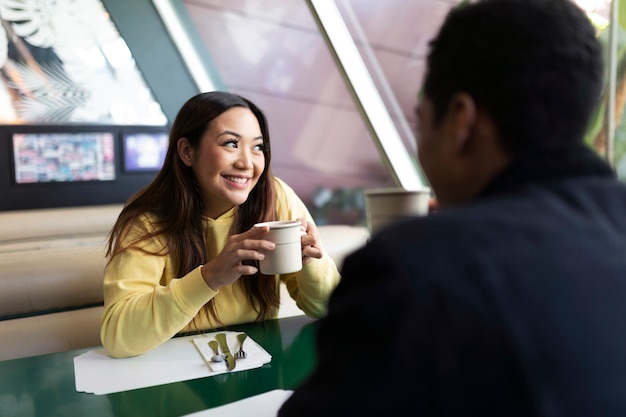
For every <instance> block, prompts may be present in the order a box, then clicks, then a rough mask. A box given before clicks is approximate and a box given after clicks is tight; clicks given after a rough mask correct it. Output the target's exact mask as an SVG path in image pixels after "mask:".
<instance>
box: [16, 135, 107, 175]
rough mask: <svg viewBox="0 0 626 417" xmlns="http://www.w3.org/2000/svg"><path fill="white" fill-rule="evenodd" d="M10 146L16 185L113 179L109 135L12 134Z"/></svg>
mask: <svg viewBox="0 0 626 417" xmlns="http://www.w3.org/2000/svg"><path fill="white" fill-rule="evenodd" d="M12 145H13V164H14V177H15V182H16V183H17V184H32V183H51V182H78V181H112V180H114V179H115V178H116V174H115V140H114V135H113V133H111V132H85V133H13V134H12Z"/></svg>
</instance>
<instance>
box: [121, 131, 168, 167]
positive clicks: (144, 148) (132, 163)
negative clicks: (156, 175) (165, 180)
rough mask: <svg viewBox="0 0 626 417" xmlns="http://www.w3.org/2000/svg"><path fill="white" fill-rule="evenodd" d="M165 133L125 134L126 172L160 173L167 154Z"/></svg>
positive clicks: (166, 136)
mask: <svg viewBox="0 0 626 417" xmlns="http://www.w3.org/2000/svg"><path fill="white" fill-rule="evenodd" d="M168 140H169V139H168V135H167V133H165V132H143V133H124V135H123V141H122V142H123V147H124V171H126V172H144V171H158V170H159V169H161V166H163V161H164V160H165V154H166V153H167V146H168Z"/></svg>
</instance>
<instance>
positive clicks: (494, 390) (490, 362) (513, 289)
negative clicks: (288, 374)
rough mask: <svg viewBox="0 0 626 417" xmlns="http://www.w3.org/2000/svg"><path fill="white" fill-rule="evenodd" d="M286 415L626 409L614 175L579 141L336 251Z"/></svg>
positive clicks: (625, 311)
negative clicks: (329, 285)
mask: <svg viewBox="0 0 626 417" xmlns="http://www.w3.org/2000/svg"><path fill="white" fill-rule="evenodd" d="M317 349H318V350H317V352H318V364H317V367H316V368H315V370H314V372H313V373H312V375H311V376H310V378H309V379H308V380H307V381H305V382H304V383H303V384H302V386H301V387H299V388H298V389H297V390H296V391H295V393H294V395H293V396H292V397H291V398H290V399H289V400H288V401H287V402H286V403H285V404H284V406H283V408H282V410H281V412H280V413H279V416H280V417H287V416H298V417H305V416H324V417H329V416H346V415H348V416H385V415H388V416H396V415H415V416H455V417H460V416H481V417H488V416H507V417H511V416H545V417H552V416H563V417H578V416H580V417H583V416H584V417H590V416H594V417H597V416H626V186H625V185H624V184H622V183H621V182H619V181H618V180H617V179H615V178H614V176H613V174H612V172H611V170H610V169H609V167H608V166H607V165H606V164H604V162H602V161H601V160H600V159H599V158H597V157H596V156H595V154H594V153H593V152H592V151H589V150H587V149H586V148H582V147H580V146H573V147H571V149H567V150H564V149H560V150H558V151H555V152H548V151H546V152H541V153H539V154H529V155H528V156H522V157H520V158H519V159H518V160H516V161H515V162H514V163H513V164H512V165H511V167H510V168H509V169H508V170H507V171H506V172H504V173H503V174H502V175H500V176H499V177H498V178H497V179H496V180H495V181H494V182H493V183H492V184H491V185H490V186H489V187H488V188H487V189H486V190H485V191H484V193H483V194H482V195H481V196H480V198H478V199H476V201H474V202H473V203H471V204H468V205H464V206H462V207H458V208H453V209H447V210H442V211H441V212H440V213H437V214H433V215H429V216H427V217H423V218H417V219H414V220H410V221H407V222H403V223H398V224H396V225H394V226H391V227H390V228H388V229H386V230H384V231H382V232H381V233H379V234H378V235H377V236H374V237H373V238H372V239H371V241H370V242H369V243H368V245H366V247H365V248H363V249H361V250H359V251H357V252H356V253H354V254H352V255H350V256H349V257H348V258H347V259H346V261H345V263H344V267H343V268H342V281H341V283H340V284H339V286H338V287H337V289H336V291H335V292H334V293H333V295H332V297H331V300H330V305H329V314H328V316H327V317H326V318H324V319H322V320H321V321H320V322H319V327H318V335H317Z"/></svg>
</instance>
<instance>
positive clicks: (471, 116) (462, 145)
mask: <svg viewBox="0 0 626 417" xmlns="http://www.w3.org/2000/svg"><path fill="white" fill-rule="evenodd" d="M448 115H449V118H450V124H449V126H450V129H451V134H452V139H453V146H454V148H455V150H456V151H457V152H462V151H464V150H465V149H467V147H468V146H469V142H470V139H471V138H472V130H473V129H474V126H475V124H476V103H475V102H474V99H473V98H472V96H470V95H469V94H467V93H457V94H454V95H453V96H452V98H451V99H450V104H449V106H448Z"/></svg>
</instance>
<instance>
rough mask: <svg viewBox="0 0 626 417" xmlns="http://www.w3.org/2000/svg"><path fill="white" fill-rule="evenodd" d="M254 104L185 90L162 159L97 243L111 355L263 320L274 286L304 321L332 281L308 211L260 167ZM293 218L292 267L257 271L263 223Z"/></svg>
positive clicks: (276, 299)
mask: <svg viewBox="0 0 626 417" xmlns="http://www.w3.org/2000/svg"><path fill="white" fill-rule="evenodd" d="M270 159H271V151H270V137H269V132H268V126H267V121H266V119H265V116H264V115H263V113H262V112H261V110H260V109H259V108H258V107H256V106H255V105H254V104H253V103H252V102H250V101H249V100H247V99H245V98H242V97H240V96H237V95H234V94H230V93H225V92H209V93H202V94H198V95H197V96H195V97H192V98H191V99H190V100H189V101H187V103H185V104H184V105H183V107H182V108H181V110H180V112H179V113H178V115H177V117H176V120H175V121H174V124H173V126H172V129H171V132H170V140H169V148H168V151H167V155H166V157H165V161H164V163H163V167H162V169H161V171H160V172H159V173H158V174H157V176H156V177H155V178H154V180H153V181H152V183H151V184H149V185H148V186H147V187H146V188H144V189H143V190H141V191H140V192H138V193H137V194H136V195H135V196H133V197H132V198H131V199H130V200H129V201H128V203H127V204H126V205H125V207H124V209H123V210H122V212H121V213H120V215H119V217H118V219H117V222H116V223H115V225H114V226H113V228H112V230H111V232H110V235H109V241H108V250H107V258H108V263H107V267H106V270H105V275H104V312H103V315H102V327H101V339H102V343H103V345H104V347H105V348H106V349H107V351H108V353H109V354H110V355H111V356H114V357H128V356H134V355H139V354H142V353H144V352H147V351H149V350H150V349H153V348H155V347H156V346H158V345H160V344H161V343H163V342H165V341H166V340H168V339H170V338H171V337H172V336H174V335H176V334H180V333H187V332H193V331H199V330H207V329H212V328H216V327H223V326H228V325H232V324H237V323H245V322H252V321H261V320H266V319H270V318H274V317H276V315H277V312H278V308H279V305H280V289H279V284H280V282H281V281H282V282H285V283H286V285H287V289H288V290H289V293H290V294H291V296H292V297H293V298H294V299H295V301H296V303H297V305H298V306H299V307H300V308H301V309H302V310H303V311H304V312H305V313H306V314H307V315H310V316H312V317H320V316H322V315H324V314H325V312H326V302H327V299H328V297H329V295H330V293H331V292H332V290H333V289H334V288H335V286H336V285H337V283H338V281H339V273H338V271H337V267H336V266H335V264H334V262H333V260H332V259H331V258H330V257H329V256H327V255H325V254H324V250H323V248H322V245H321V242H320V238H319V233H318V230H317V227H316V226H315V224H314V222H313V219H312V218H311V215H310V214H309V212H308V210H307V209H306V207H305V205H304V204H303V202H302V201H301V200H300V199H299V198H298V196H297V195H296V194H295V193H294V191H293V190H292V189H291V188H290V187H288V186H287V185H286V184H285V183H284V182H282V181H281V180H279V179H277V178H274V177H273V176H272V173H271V170H270ZM291 219H300V221H301V223H302V229H303V231H305V232H306V234H304V235H303V236H302V238H301V241H302V257H303V265H304V266H303V268H302V270H301V271H299V272H297V273H293V274H286V275H281V276H278V275H277V276H265V275H262V274H261V273H260V272H259V271H258V269H257V267H256V266H255V264H256V262H257V261H259V260H261V259H263V258H264V256H265V255H264V254H265V253H267V252H268V251H271V250H272V249H273V248H274V244H273V243H272V242H270V241H267V240H264V239H263V236H264V235H265V234H266V233H267V232H268V231H269V228H268V227H252V226H253V225H254V224H255V223H258V222H262V221H268V220H291Z"/></svg>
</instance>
